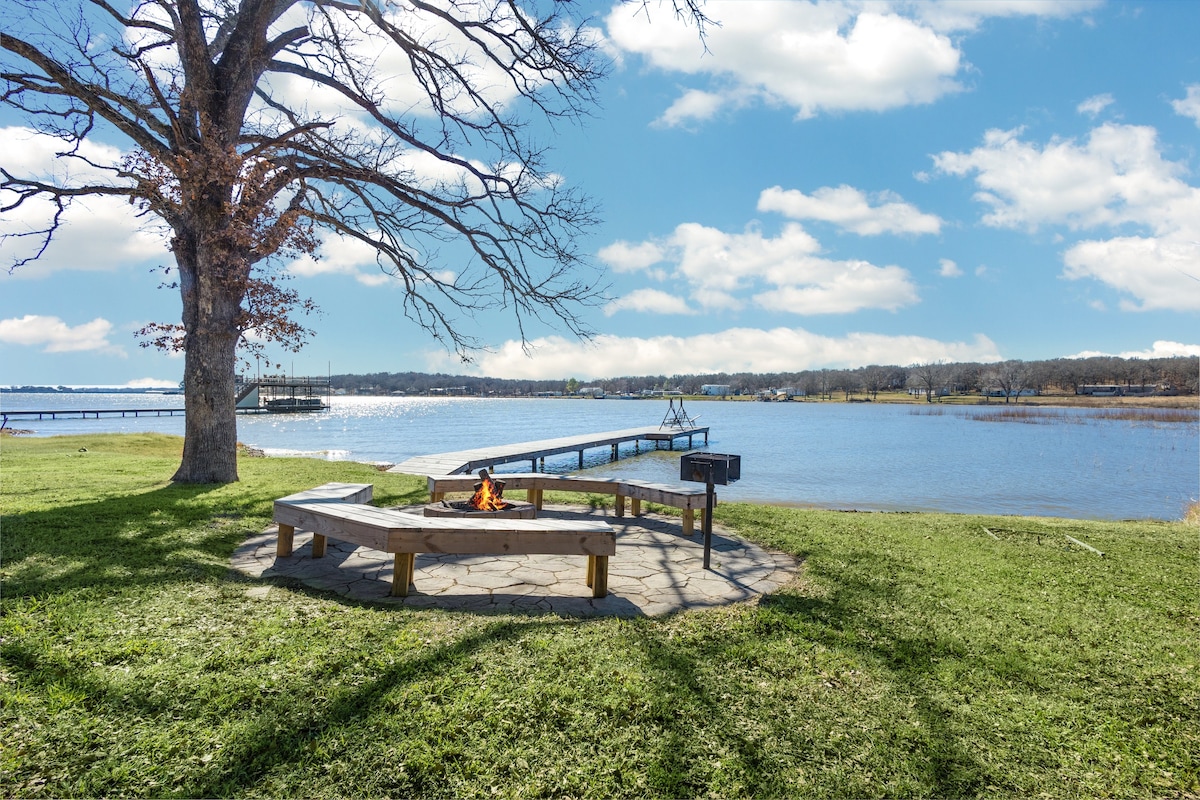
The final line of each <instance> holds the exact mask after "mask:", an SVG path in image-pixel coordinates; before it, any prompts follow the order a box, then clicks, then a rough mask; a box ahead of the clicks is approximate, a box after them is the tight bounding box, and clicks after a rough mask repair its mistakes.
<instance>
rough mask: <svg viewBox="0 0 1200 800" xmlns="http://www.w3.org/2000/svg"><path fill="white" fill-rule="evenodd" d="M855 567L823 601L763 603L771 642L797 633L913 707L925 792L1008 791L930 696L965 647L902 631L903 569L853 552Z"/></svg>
mask: <svg viewBox="0 0 1200 800" xmlns="http://www.w3.org/2000/svg"><path fill="white" fill-rule="evenodd" d="M854 560H855V563H854V565H853V572H851V570H842V571H839V572H837V573H836V574H833V575H830V576H829V578H830V580H827V581H824V583H825V584H826V585H832V586H834V587H836V588H834V589H833V590H832V591H830V592H828V593H827V594H826V595H824V596H822V597H809V596H804V595H801V594H794V593H792V592H787V591H785V592H780V593H776V594H773V595H770V596H768V597H765V598H763V600H762V602H761V604H760V605H761V608H762V609H763V610H764V611H766V612H768V616H767V620H768V623H767V627H768V628H771V627H774V628H777V629H778V630H776V631H773V632H771V633H770V634H769V635H793V634H797V633H798V634H800V635H802V636H804V637H805V638H806V639H808V640H810V641H813V642H816V643H818V644H820V645H822V646H824V647H825V648H827V649H828V651H829V652H831V653H833V654H844V655H845V656H846V657H848V659H849V660H850V663H852V664H860V665H864V667H865V668H866V669H868V670H870V672H871V673H873V674H874V675H880V676H881V679H882V681H883V682H884V683H885V684H886V685H887V687H888V688H889V690H890V691H892V692H894V693H895V696H896V697H897V698H900V699H906V700H908V701H909V702H908V703H907V705H909V706H910V707H911V708H912V709H913V711H914V712H915V713H916V714H917V715H919V721H920V724H921V726H922V728H923V732H922V733H921V735H920V737H919V738H913V739H910V740H909V741H908V742H907V744H908V745H909V746H910V747H909V750H908V754H909V756H910V764H911V766H912V768H913V771H914V772H915V773H917V774H919V775H920V777H921V779H922V780H923V781H924V785H923V786H922V787H921V789H920V791H921V792H923V793H924V792H928V793H929V794H931V795H933V796H956V797H957V796H968V795H977V794H979V793H980V792H983V791H985V790H987V789H989V788H993V789H994V788H995V787H998V786H999V787H1002V786H1005V785H1006V784H1007V783H1008V781H1007V780H1006V779H1005V777H1004V776H1003V775H998V774H995V773H994V772H993V770H992V769H991V768H990V767H989V766H988V765H986V764H985V762H984V761H983V760H982V759H981V758H979V756H978V755H977V754H978V753H979V752H980V750H981V745H982V744H984V743H983V742H980V741H978V739H977V738H974V737H973V738H970V739H964V737H963V734H962V732H961V731H955V730H954V729H953V728H952V726H951V725H950V724H949V720H950V718H951V717H952V709H951V708H950V707H949V705H948V701H946V700H943V699H939V698H937V697H935V696H934V695H933V694H932V693H930V692H929V691H926V687H929V686H931V684H932V682H933V681H934V679H935V678H934V676H935V671H936V669H937V667H938V665H939V664H941V663H943V662H944V661H948V660H951V661H952V660H957V659H961V658H964V657H965V653H964V648H963V645H962V642H961V640H959V639H957V638H956V637H954V636H953V635H946V634H944V633H939V632H938V631H936V630H934V629H933V628H931V627H929V626H926V627H924V628H920V627H918V626H915V625H914V624H912V620H911V619H909V620H907V621H906V622H907V624H904V625H903V626H902V627H903V630H901V626H900V625H898V624H897V621H898V619H899V615H898V614H896V613H894V611H895V609H896V608H897V607H898V605H899V604H901V603H903V600H902V599H901V598H900V597H899V596H898V594H897V592H896V591H895V590H894V587H895V586H896V585H898V584H900V583H901V582H903V581H905V580H906V573H910V572H911V570H910V568H909V567H908V566H907V565H906V564H905V563H904V562H903V561H900V560H898V559H895V558H892V557H890V556H886V555H882V554H878V553H874V552H869V551H864V552H856V553H855V557H854ZM856 575H866V576H871V577H856ZM875 576H886V577H883V578H877V577H875ZM772 617H777V619H774V620H772V619H771V618H772Z"/></svg>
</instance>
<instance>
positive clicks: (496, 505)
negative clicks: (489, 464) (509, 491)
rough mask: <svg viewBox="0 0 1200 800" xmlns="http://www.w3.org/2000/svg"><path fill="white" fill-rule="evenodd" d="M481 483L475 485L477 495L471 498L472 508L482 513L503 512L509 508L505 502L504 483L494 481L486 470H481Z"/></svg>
mask: <svg viewBox="0 0 1200 800" xmlns="http://www.w3.org/2000/svg"><path fill="white" fill-rule="evenodd" d="M479 479H480V480H479V483H477V484H475V494H474V495H473V496H472V497H471V507H472V508H477V509H479V510H480V511H503V510H504V509H506V508H508V503H506V502H504V481H496V480H492V477H491V476H490V475H488V471H487V470H486V469H481V470H479Z"/></svg>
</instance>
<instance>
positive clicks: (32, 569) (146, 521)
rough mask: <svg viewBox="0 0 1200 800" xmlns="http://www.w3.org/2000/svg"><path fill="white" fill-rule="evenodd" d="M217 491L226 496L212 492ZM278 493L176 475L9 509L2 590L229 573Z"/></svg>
mask: <svg viewBox="0 0 1200 800" xmlns="http://www.w3.org/2000/svg"><path fill="white" fill-rule="evenodd" d="M218 492H224V494H225V496H224V497H213V496H212V495H213V494H214V493H218ZM410 495H411V496H413V497H416V496H419V495H423V490H422V491H421V492H417V491H413V492H411V493H410ZM410 495H402V496H401V497H402V498H403V499H408V497H409V496H410ZM275 497H276V493H275V491H271V493H270V494H267V493H266V490H260V491H256V490H255V489H254V488H253V486H247V485H246V484H232V485H218V484H208V485H196V484H170V485H167V486H163V487H160V488H155V489H152V490H149V491H146V492H142V493H123V494H120V495H118V496H115V497H111V498H106V499H104V500H99V501H93V502H85V503H79V504H75V505H67V506H62V507H59V508H54V509H48V510H41V511H30V512H25V513H18V514H11V515H6V516H5V517H4V542H3V578H4V595H5V597H6V598H12V597H46V596H51V595H55V594H60V593H63V592H67V591H71V590H75V589H93V590H99V591H102V592H103V591H112V592H116V591H125V590H128V589H130V588H136V587H145V586H152V585H164V584H171V583H184V582H192V581H196V580H202V579H205V578H209V579H211V578H224V577H227V576H229V575H230V569H229V559H230V556H231V555H232V553H233V551H234V549H235V548H236V547H237V545H238V544H239V543H241V542H242V541H244V540H245V539H246V538H247V537H248V536H251V535H255V534H258V533H261V531H262V529H263V527H264V526H265V525H267V524H268V523H269V522H270V518H271V514H272V503H273V502H274V500H275Z"/></svg>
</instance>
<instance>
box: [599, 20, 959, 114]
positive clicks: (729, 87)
mask: <svg viewBox="0 0 1200 800" xmlns="http://www.w3.org/2000/svg"><path fill="white" fill-rule="evenodd" d="M704 10H705V13H707V14H709V15H710V16H711V17H713V18H714V19H717V20H719V22H720V26H714V27H712V28H710V29H709V31H708V40H707V42H706V44H707V52H705V48H704V47H702V46H701V44H700V43H699V42H698V41H697V39H696V32H695V29H694V28H692V27H690V26H688V25H687V24H686V23H685V22H684V21H683V20H680V19H676V18H672V17H671V15H669V14H665V13H664V14H663V15H662V16H661V17H659V18H655V19H654V21H653V24H647V20H646V11H645V9H644V8H643V7H642V5H641V4H639V3H628V4H620V5H617V6H616V7H614V8H613V10H612V11H611V12H610V14H609V16H608V17H607V19H606V23H607V29H608V35H609V38H610V40H611V41H612V42H613V43H614V45H615V46H616V47H618V48H620V49H621V50H623V51H625V52H627V53H637V54H640V55H642V56H643V57H644V58H645V59H646V60H647V61H648V62H649V63H650V64H651V65H652V66H654V67H656V68H658V69H661V70H664V71H670V72H677V73H685V74H690V75H702V76H707V77H708V78H709V79H710V80H712V81H713V82H714V84H716V89H715V90H712V91H710V90H699V89H694V88H693V89H688V90H685V91H684V93H683V95H682V96H681V97H680V98H679V100H677V101H676V102H675V103H674V104H673V105H672V106H671V108H670V110H669V111H668V112H667V113H666V114H664V115H663V117H662V118H660V120H659V122H660V123H661V124H668V125H679V124H684V123H686V122H688V121H701V120H704V119H708V118H710V117H712V116H713V115H714V114H715V113H716V112H717V111H718V110H719V108H721V107H725V106H734V107H736V106H740V105H745V104H747V103H749V102H752V101H762V102H765V103H768V104H772V105H781V106H786V107H789V108H792V109H794V110H795V113H796V116H797V117H799V118H808V117H812V116H815V115H817V114H819V113H824V112H838V111H883V110H886V109H890V108H898V107H902V106H908V105H919V104H924V103H931V102H933V101H935V100H937V99H938V98H940V97H942V96H943V95H945V94H947V93H949V92H956V91H959V90H960V88H961V87H960V86H959V84H958V83H957V82H956V80H955V76H956V75H957V73H958V72H959V69H960V68H961V66H962V56H961V53H960V52H959V51H958V49H957V48H956V47H955V46H954V43H953V42H952V41H951V40H950V39H949V37H947V36H945V35H942V34H940V33H938V32H936V31H934V30H933V29H932V28H930V27H928V26H926V25H923V24H922V23H920V22H917V21H915V20H913V19H910V18H907V17H904V16H901V15H900V14H899V13H895V12H894V11H893V10H892V9H890V8H889V7H888V5H886V4H877V5H872V6H869V7H867V8H866V9H864V8H862V7H861V6H860V5H859V4H857V3H841V2H830V3H778V2H770V1H769V0H767V1H766V2H763V1H762V0H738V2H721V1H720V0H717V1H716V2H711V3H708V4H706V5H705V7H704Z"/></svg>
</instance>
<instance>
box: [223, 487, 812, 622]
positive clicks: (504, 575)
mask: <svg viewBox="0 0 1200 800" xmlns="http://www.w3.org/2000/svg"><path fill="white" fill-rule="evenodd" d="M401 510H405V511H413V512H415V513H418V514H419V513H420V507H419V506H414V507H409V508H403V509H401ZM539 515H540V516H543V517H551V518H558V519H600V518H602V519H604V520H605V521H607V522H608V523H609V524H611V525H612V526H613V529H614V530H616V532H617V554H616V555H615V556H613V557H612V558H610V559H609V567H608V591H609V594H608V597H603V598H593V597H592V592H591V589H589V588H588V587H587V586H586V584H585V582H584V572H585V570H586V565H587V559H586V558H584V557H583V556H550V555H526V556H515V555H506V556H486V555H468V556H463V555H437V554H433V553H422V554H420V555H418V556H417V559H416V570H415V575H414V580H413V588H411V589H410V590H409V596H408V597H392V596H391V595H390V594H389V591H390V589H391V580H392V563H393V559H392V557H391V556H390V555H388V554H387V553H382V552H380V551H378V550H371V549H369V548H365V547H358V546H356V545H353V544H347V543H345V542H339V541H336V540H334V539H329V541H328V545H327V547H326V549H325V557H324V558H313V557H312V535H311V534H310V533H307V532H302V531H299V530H298V531H296V537H295V549H294V552H293V554H292V555H291V556H289V557H287V558H279V559H277V558H276V557H275V538H276V529H275V527H274V526H272V527H270V528H268V529H267V530H265V531H263V532H262V533H261V534H259V535H257V536H253V537H251V538H250V539H248V540H246V542H244V543H243V544H242V546H241V547H239V548H238V549H237V551H236V552H235V553H234V556H233V568H234V569H236V570H238V571H239V572H242V573H244V574H246V575H250V576H252V577H256V578H258V577H287V578H292V579H294V580H297V581H299V582H301V583H303V584H305V585H306V586H311V587H313V588H316V589H322V590H325V591H330V592H335V593H337V594H340V595H344V596H346V597H349V598H352V599H355V600H364V601H370V602H375V603H386V604H389V605H396V606H405V607H408V608H445V609H466V610H477V611H494V612H511V611H530V612H535V613H536V612H547V613H555V614H560V615H564V616H622V617H636V616H660V615H663V614H669V613H672V612H674V611H680V610H682V609H686V608H706V607H714V606H721V605H728V604H730V603H737V602H741V601H745V600H751V599H754V598H756V597H759V596H760V595H763V594H768V593H770V592H773V591H775V590H776V589H778V588H779V587H780V586H782V585H783V584H785V583H787V582H788V581H789V580H791V579H792V578H793V577H794V576H795V574H796V571H797V569H798V564H797V562H796V559H794V558H792V557H791V556H788V555H785V554H783V553H776V552H771V551H768V550H765V549H763V548H761V547H758V546H757V545H754V544H751V543H749V542H746V541H744V540H742V539H739V538H738V537H736V536H734V535H733V534H732V533H731V532H730V531H728V530H726V529H724V528H722V527H721V526H719V525H714V526H713V542H712V555H711V558H710V565H711V567H712V569H711V570H708V571H705V570H704V568H703V558H704V541H703V539H704V537H703V535H702V534H701V533H700V532H699V531H697V532H696V533H695V535H693V536H692V537H690V538H689V537H685V536H683V535H682V531H681V529H680V523H679V519H678V518H677V517H667V516H659V515H657V514H646V515H644V516H640V517H623V518H622V517H605V516H603V511H602V510H592V509H588V508H584V507H582V506H549V505H548V506H546V507H545V508H544V509H543V510H542V511H541V512H539ZM250 591H251V592H257V593H258V594H256V595H255V596H259V597H261V596H263V592H262V587H255V588H254V589H251V590H250Z"/></svg>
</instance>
